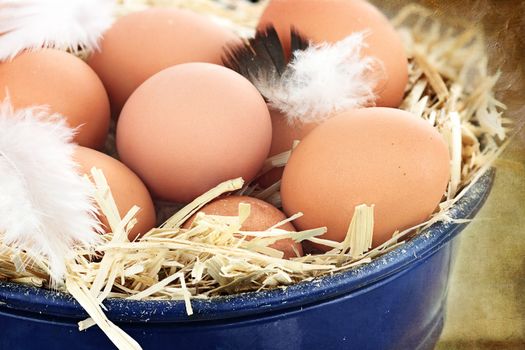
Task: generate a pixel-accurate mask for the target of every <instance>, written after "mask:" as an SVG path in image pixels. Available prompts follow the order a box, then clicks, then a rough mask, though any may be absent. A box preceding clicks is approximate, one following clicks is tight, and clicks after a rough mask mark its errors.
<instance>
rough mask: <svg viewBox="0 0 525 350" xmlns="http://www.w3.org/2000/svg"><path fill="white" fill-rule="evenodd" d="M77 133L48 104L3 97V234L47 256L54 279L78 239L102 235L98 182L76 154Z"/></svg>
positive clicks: (0, 116) (0, 204)
mask: <svg viewBox="0 0 525 350" xmlns="http://www.w3.org/2000/svg"><path fill="white" fill-rule="evenodd" d="M73 135H74V130H73V129H71V128H69V127H68V126H67V125H66V123H65V121H64V119H63V118H62V117H61V116H60V115H58V114H54V115H49V113H48V112H47V110H46V109H45V108H44V107H33V108H26V109H20V110H14V109H13V107H12V106H11V103H10V101H9V99H6V100H4V101H3V102H1V101H0V239H3V243H4V244H7V245H10V246H13V247H16V248H19V249H23V250H26V251H28V252H30V253H31V254H34V255H36V256H45V257H47V258H48V260H49V262H50V270H51V277H52V278H53V280H54V282H58V281H61V279H62V278H63V276H64V273H65V259H66V257H67V255H68V254H69V253H70V252H71V251H72V249H73V247H74V245H75V244H80V245H82V246H84V247H86V248H88V249H89V248H90V247H91V245H92V244H95V243H96V242H97V241H98V239H99V237H100V236H99V235H98V234H97V232H100V224H99V222H98V220H97V218H96V209H95V206H94V201H93V197H92V194H93V191H94V187H93V186H92V185H91V184H90V183H89V182H88V181H87V180H86V179H84V178H83V177H82V176H80V175H79V174H78V173H77V167H78V165H77V164H76V163H75V162H74V161H73V159H72V154H73V152H74V147H75V144H73V143H72V142H71V141H72V139H73Z"/></svg>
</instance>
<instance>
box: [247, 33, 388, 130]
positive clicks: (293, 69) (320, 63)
mask: <svg viewBox="0 0 525 350" xmlns="http://www.w3.org/2000/svg"><path fill="white" fill-rule="evenodd" d="M365 36H366V33H364V32H358V33H353V34H351V35H349V36H348V37H346V38H345V39H343V40H341V41H338V42H336V43H334V44H328V43H322V44H317V45H315V44H312V45H310V46H309V47H308V48H307V49H306V50H304V51H301V50H297V51H295V52H294V57H293V59H292V61H291V62H290V64H289V65H288V66H287V68H286V70H285V71H284V73H283V75H282V76H281V77H277V80H278V81H275V79H269V77H268V76H260V77H254V85H255V86H256V87H257V88H258V89H259V91H260V92H261V94H262V95H263V96H265V97H266V98H267V99H268V101H269V103H270V105H271V106H272V107H273V108H276V109H278V110H280V111H281V112H283V113H284V114H285V115H286V116H287V118H288V121H289V122H290V123H294V122H295V121H301V122H304V123H309V122H316V121H320V120H323V119H326V118H327V117H330V116H331V115H332V114H333V113H337V112H340V111H343V110H346V109H349V108H359V107H365V106H370V105H373V104H374V102H375V100H376V95H375V92H374V89H375V87H376V85H377V83H378V81H379V80H380V78H381V77H382V75H383V74H384V69H383V65H382V63H381V62H380V61H379V60H377V59H376V58H374V57H371V56H363V55H362V49H363V48H364V47H365V46H366V43H365V42H364V38H365Z"/></svg>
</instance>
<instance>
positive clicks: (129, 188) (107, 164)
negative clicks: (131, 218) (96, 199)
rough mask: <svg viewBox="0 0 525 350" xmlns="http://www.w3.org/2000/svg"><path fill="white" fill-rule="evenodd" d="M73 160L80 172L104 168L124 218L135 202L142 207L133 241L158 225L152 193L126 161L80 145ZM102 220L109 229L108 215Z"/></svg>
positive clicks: (133, 231) (129, 236)
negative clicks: (125, 163) (120, 160)
mask: <svg viewBox="0 0 525 350" xmlns="http://www.w3.org/2000/svg"><path fill="white" fill-rule="evenodd" d="M73 159H74V160H75V161H76V162H77V163H78V164H79V166H80V169H79V171H80V173H81V174H88V175H89V174H90V173H91V169H92V168H93V167H96V168H98V169H100V170H102V172H103V173H104V176H105V177H106V180H107V181H108V184H109V187H110V189H111V193H112V194H113V198H114V199H115V203H116V204H117V207H118V210H119V214H120V216H121V217H124V216H125V215H126V214H127V213H128V211H129V210H130V209H131V208H132V207H133V206H134V205H136V206H138V207H140V211H139V212H138V214H137V216H136V218H137V223H136V225H135V226H134V227H133V229H132V230H131V231H130V233H129V234H128V238H129V240H130V241H132V240H134V239H135V238H136V237H137V236H139V235H140V234H144V233H146V232H147V231H149V230H150V229H151V228H153V227H154V226H155V207H154V205H153V201H152V200H151V196H150V194H149V192H148V190H147V188H146V186H145V185H144V184H143V183H142V181H141V180H140V179H139V177H138V176H137V175H135V174H134V173H133V172H132V171H131V170H130V169H128V168H127V167H126V166H125V165H124V164H122V163H121V162H119V161H118V160H116V159H115V158H112V157H110V156H108V155H106V154H104V153H101V152H98V151H95V150H92V149H89V148H86V147H80V146H79V147H77V148H76V149H75V153H74V155H73ZM100 220H101V222H102V223H103V224H104V225H105V227H106V228H108V229H109V225H108V221H107V219H106V217H105V216H103V215H100Z"/></svg>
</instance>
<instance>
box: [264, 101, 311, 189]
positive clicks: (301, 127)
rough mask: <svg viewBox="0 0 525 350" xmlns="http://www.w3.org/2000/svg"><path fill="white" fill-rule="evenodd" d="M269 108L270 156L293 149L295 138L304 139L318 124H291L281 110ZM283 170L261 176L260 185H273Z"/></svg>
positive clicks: (271, 171)
mask: <svg viewBox="0 0 525 350" xmlns="http://www.w3.org/2000/svg"><path fill="white" fill-rule="evenodd" d="M269 110H270V117H271V119H272V145H271V147H270V154H269V155H268V156H269V157H272V156H275V155H277V154H280V153H283V152H286V151H289V150H291V149H292V146H293V142H294V141H295V140H299V141H300V140H302V139H303V137H305V136H306V135H308V134H309V133H310V131H312V130H313V129H314V128H315V127H316V126H317V125H318V124H317V123H306V124H304V123H299V122H296V123H295V124H289V123H288V122H287V120H286V119H285V117H284V116H283V114H282V113H281V112H279V111H278V110H275V109H273V108H270V109H269ZM283 171H284V168H275V169H272V170H270V171H268V172H267V173H266V174H264V175H262V176H261V177H260V178H259V180H258V183H259V185H261V186H262V187H263V188H266V187H269V186H271V185H273V184H274V183H276V182H277V181H279V180H280V179H281V177H282V175H283Z"/></svg>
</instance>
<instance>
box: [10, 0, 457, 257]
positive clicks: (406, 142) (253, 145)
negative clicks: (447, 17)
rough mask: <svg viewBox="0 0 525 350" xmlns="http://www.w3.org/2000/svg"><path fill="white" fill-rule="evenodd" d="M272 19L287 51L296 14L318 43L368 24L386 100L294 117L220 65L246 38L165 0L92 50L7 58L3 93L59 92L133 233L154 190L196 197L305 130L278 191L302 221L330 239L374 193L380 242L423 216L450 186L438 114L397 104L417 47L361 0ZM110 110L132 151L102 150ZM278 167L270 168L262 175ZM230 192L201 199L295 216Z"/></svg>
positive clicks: (150, 211) (288, 6) (55, 101)
mask: <svg viewBox="0 0 525 350" xmlns="http://www.w3.org/2000/svg"><path fill="white" fill-rule="evenodd" d="M270 24H271V25H272V26H274V27H275V29H276V30H277V33H278V34H279V37H280V39H281V42H282V43H283V47H284V48H285V50H287V54H288V55H291V53H290V37H289V35H290V28H292V27H293V28H296V29H297V30H299V31H300V32H301V34H302V35H304V36H305V37H306V38H308V39H309V40H311V41H313V42H336V41H339V40H342V39H343V38H345V37H347V36H348V35H350V34H352V33H353V32H356V31H365V32H366V33H367V34H366V35H367V36H366V44H367V46H366V48H365V52H364V54H366V55H370V56H373V57H375V58H377V59H378V60H379V61H380V62H381V69H383V70H384V72H385V73H386V74H385V75H384V78H383V79H382V80H381V82H380V83H379V84H378V86H377V91H376V94H377V95H378V99H377V101H376V103H375V105H376V106H377V107H372V106H371V107H369V108H362V109H356V110H348V111H344V112H342V113H338V115H334V116H332V117H331V118H329V119H328V120H327V121H326V122H323V123H322V124H321V125H317V124H315V123H310V124H296V125H290V124H289V123H287V122H286V121H285V120H284V118H283V117H282V115H281V114H280V113H279V111H277V110H273V109H271V108H269V107H268V105H267V103H266V101H265V100H264V98H263V97H262V96H261V94H260V93H259V92H258V90H257V89H256V88H255V87H254V86H253V85H252V84H251V83H250V81H248V80H247V79H246V78H244V77H243V76H241V75H240V74H238V73H236V72H234V71H233V70H231V69H228V68H226V67H224V66H222V65H221V57H222V55H223V54H224V47H225V46H226V45H231V44H232V43H233V44H235V42H238V41H240V39H239V38H238V37H236V35H234V34H233V33H232V32H230V31H229V30H227V29H225V28H223V27H221V26H219V25H218V24H215V23H214V22H213V21H211V20H210V19H207V18H205V17H202V16H200V15H197V14H194V13H190V12H186V11H183V10H178V9H169V8H159V9H151V10H147V11H143V12H137V13H133V14H130V15H127V16H124V17H121V18H120V19H118V20H117V21H116V22H115V23H114V25H113V26H112V27H111V28H110V29H109V30H108V31H107V32H106V33H105V35H104V37H103V39H102V42H101V47H100V51H98V52H96V53H94V54H93V55H91V57H89V58H88V60H87V63H85V62H83V61H82V60H80V59H79V58H77V57H75V56H73V55H71V54H69V53H66V52H62V51H56V50H51V49H46V50H40V51H35V52H25V53H22V54H20V55H19V56H17V57H15V58H14V59H13V60H12V61H10V62H5V63H2V64H0V98H1V97H2V96H3V95H6V94H9V96H10V98H11V100H12V102H13V104H14V105H15V106H16V107H24V106H31V105H42V104H44V105H49V107H50V109H51V111H53V112H56V113H60V114H62V115H64V116H65V117H66V118H67V121H68V123H69V125H70V126H71V127H75V128H78V134H77V136H76V140H75V141H76V142H77V143H78V144H79V147H78V148H77V151H76V154H75V156H74V157H75V159H76V161H77V162H78V163H79V164H80V167H81V170H82V172H83V173H87V172H88V171H89V169H90V168H91V167H93V166H96V167H98V168H100V169H102V170H103V172H104V174H105V176H106V177H107V179H108V182H109V184H110V187H111V189H112V192H113V195H114V197H115V199H116V202H117V205H118V207H119V210H120V211H121V214H125V213H126V212H127V210H129V209H130V207H131V206H132V205H138V206H139V207H141V211H140V213H139V214H138V224H137V226H136V227H135V228H134V229H133V231H132V232H131V233H130V239H134V238H135V237H137V236H138V235H139V234H140V233H145V232H146V231H148V230H149V229H151V228H152V227H154V225H155V208H154V205H153V200H152V198H155V199H159V200H164V201H170V202H179V203H184V202H190V201H191V200H193V199H194V198H196V197H197V196H199V195H200V194H202V193H204V192H206V191H207V190H209V189H211V188H212V187H214V186H216V185H217V184H219V183H220V182H222V181H225V180H228V179H231V178H236V177H243V178H244V180H245V181H252V180H253V179H255V178H256V176H258V174H259V172H260V170H261V168H262V166H263V163H264V161H265V159H266V158H267V157H268V156H272V155H275V154H278V153H281V152H283V151H286V150H289V149H290V148H291V147H292V142H293V140H295V139H302V142H301V143H300V145H299V146H298V147H297V149H296V150H294V152H293V153H292V156H291V159H290V161H289V163H288V165H287V166H286V168H285V170H284V175H283V177H282V187H281V191H282V201H283V208H284V211H285V212H286V214H288V215H292V214H294V213H296V212H299V211H300V212H303V213H304V216H303V217H301V218H300V219H299V220H297V221H296V223H295V225H296V227H297V228H298V229H308V228H314V227H320V226H326V227H327V228H328V233H327V235H326V238H329V239H333V240H342V239H343V238H344V235H345V234H346V231H347V227H348V224H349V222H350V219H351V217H352V213H353V210H354V207H355V206H356V205H358V204H362V203H365V204H373V205H375V212H376V226H375V229H374V245H378V244H380V243H381V242H383V241H385V240H386V239H388V235H391V234H392V233H393V232H394V231H395V230H400V229H404V228H407V227H410V226H412V225H415V224H417V223H419V222H421V221H424V220H425V219H426V218H427V217H428V216H429V215H430V214H431V213H432V212H433V211H434V210H435V208H436V207H437V205H438V204H439V202H440V200H441V197H442V195H443V193H444V192H445V189H446V185H447V182H448V178H449V170H448V163H449V156H448V150H447V146H446V144H445V142H444V141H443V140H442V139H441V136H440V135H439V133H437V131H436V130H434V128H433V127H432V126H431V125H430V124H428V123H427V122H425V121H423V120H419V119H417V118H415V117H413V116H412V115H410V114H409V113H407V112H403V111H401V110H399V109H397V107H399V105H400V103H401V101H402V99H403V95H404V90H405V87H406V84H407V58H406V56H405V54H404V51H403V46H402V44H401V40H400V38H399V37H398V35H397V33H396V31H395V29H394V28H393V27H392V25H391V24H390V23H389V22H388V20H387V18H386V17H385V16H384V15H383V14H382V13H381V12H379V11H378V10H377V9H376V8H375V7H373V6H372V5H370V4H368V3H367V2H365V1H351V2H350V1H341V0H332V1H319V0H310V1H294V0H274V1H271V2H270V4H269V6H268V8H267V9H266V11H265V12H264V14H263V16H262V18H261V20H260V24H259V28H265V27H266V26H267V25H270ZM111 117H113V118H115V120H116V121H117V132H116V144H117V150H118V153H119V157H120V159H121V161H122V163H121V162H120V161H118V160H116V159H114V158H111V157H109V156H107V155H105V154H104V153H102V152H100V150H101V149H102V147H103V145H104V141H105V139H106V136H107V133H108V127H109V124H110V118H111ZM281 175H282V174H281V172H279V171H274V172H272V173H270V174H266V175H264V176H262V177H260V179H259V184H260V185H261V186H268V185H269V184H271V183H274V182H275V181H278V180H279V179H280V178H281ZM228 198H229V199H228ZM228 198H225V199H220V200H219V201H217V203H219V204H217V203H215V204H214V203H212V204H211V205H210V206H209V207H208V208H204V211H208V212H209V213H211V214H222V215H233V214H235V210H236V209H237V204H238V202H239V200H241V199H242V200H243V201H247V202H251V203H250V204H252V206H253V207H256V208H258V210H255V211H253V213H252V215H253V216H254V217H257V216H260V219H258V220H257V221H256V223H257V224H254V223H252V224H248V223H246V224H245V227H244V229H246V230H265V229H267V228H269V227H270V226H272V225H273V224H275V223H276V222H279V221H281V220H282V219H283V218H284V217H285V216H284V214H282V213H281V212H280V211H279V210H278V209H276V208H274V207H272V206H270V205H268V204H265V203H264V202H262V201H259V200H256V199H254V198H246V197H243V198H241V199H239V197H228ZM224 200H226V201H228V200H229V201H231V203H230V204H226V203H224ZM221 201H222V202H221ZM265 216H268V217H271V218H272V219H271V220H267V219H265ZM102 220H103V218H102ZM254 220H255V219H254ZM103 221H104V220H103ZM246 225H247V226H246ZM248 226H249V227H248ZM289 226H290V227H288V228H287V229H289V230H292V229H294V227H292V226H291V225H289ZM278 243H279V242H278ZM279 244H280V245H279ZM279 244H278V245H277V246H276V247H277V248H278V249H281V250H283V251H285V253H286V254H285V256H287V257H289V256H292V255H291V253H290V252H291V251H292V250H291V249H292V246H295V248H294V249H293V251H294V252H299V253H301V252H302V250H301V247H300V245H298V244H296V243H294V242H291V241H288V242H284V243H283V242H280V243H279Z"/></svg>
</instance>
